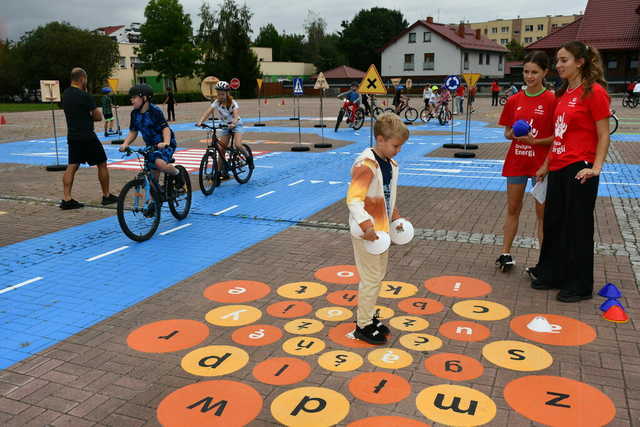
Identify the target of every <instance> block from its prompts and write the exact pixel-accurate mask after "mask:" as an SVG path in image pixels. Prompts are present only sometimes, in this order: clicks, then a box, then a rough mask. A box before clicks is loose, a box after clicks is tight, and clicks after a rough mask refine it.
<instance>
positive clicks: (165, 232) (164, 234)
mask: <svg viewBox="0 0 640 427" xmlns="http://www.w3.org/2000/svg"><path fill="white" fill-rule="evenodd" d="M191 225H192V224H191V223H188V224H183V225H180V226H178V227H176V228H172V229H171V230H167V231H163V232H162V233H160V235H161V236H166V235H167V234H170V233H173V232H174V231H178V230H182V229H183V228H187V227H190V226H191Z"/></svg>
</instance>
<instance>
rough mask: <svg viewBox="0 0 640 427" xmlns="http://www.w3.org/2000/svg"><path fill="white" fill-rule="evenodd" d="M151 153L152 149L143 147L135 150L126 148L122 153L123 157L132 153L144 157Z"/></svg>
mask: <svg viewBox="0 0 640 427" xmlns="http://www.w3.org/2000/svg"><path fill="white" fill-rule="evenodd" d="M152 151H154V148H153V147H143V148H135V149H133V148H131V147H127V149H126V150H125V151H124V156H130V155H132V154H133V153H138V154H142V155H143V156H144V155H146V154H149V153H150V152H152Z"/></svg>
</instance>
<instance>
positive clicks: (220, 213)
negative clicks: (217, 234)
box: [213, 205, 238, 216]
mask: <svg viewBox="0 0 640 427" xmlns="http://www.w3.org/2000/svg"><path fill="white" fill-rule="evenodd" d="M237 207H238V205H233V206H229V207H228V208H226V209H222V210H221V211H218V212H216V213H214V214H213V215H216V216H217V215H222V214H223V213H225V212H229V211H230V210H231V209H235V208H237Z"/></svg>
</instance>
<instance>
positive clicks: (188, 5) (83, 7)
mask: <svg viewBox="0 0 640 427" xmlns="http://www.w3.org/2000/svg"><path fill="white" fill-rule="evenodd" d="M0 2H1V3H2V6H0V38H9V39H11V40H17V39H19V38H20V36H21V35H22V34H24V32H25V31H29V30H32V29H34V28H36V27H37V26H39V25H42V24H46V23H47V22H50V21H56V20H65V21H68V22H70V23H71V24H72V25H75V26H77V27H80V28H86V29H94V28H97V27H104V26H108V25H123V24H129V23H131V22H144V7H145V5H146V3H147V2H146V1H144V0H109V1H97V0H58V1H51V0H0ZM202 2H203V0H182V1H181V3H182V5H183V7H184V9H185V12H187V13H189V14H190V15H191V19H192V21H193V24H194V31H195V30H197V28H198V25H199V23H200V19H199V18H198V10H199V8H200V5H201V4H202ZM209 3H210V4H211V5H212V7H213V8H214V9H215V7H216V5H217V4H219V2H218V1H209ZM239 3H243V2H242V0H239ZM245 3H246V4H247V5H248V6H249V8H250V9H251V10H252V11H253V19H252V22H251V26H252V28H253V29H254V31H255V32H254V34H253V37H255V36H256V35H257V31H258V29H259V28H260V27H261V26H262V25H265V24H267V23H270V22H271V23H273V24H274V25H275V26H276V28H278V29H279V30H281V31H286V32H288V33H295V32H297V33H301V32H303V23H304V20H305V18H306V16H307V13H308V11H309V10H312V11H313V12H315V13H317V14H319V15H320V16H322V17H323V18H324V19H325V20H326V22H327V26H328V30H329V31H335V30H338V29H339V28H340V23H341V22H342V21H343V20H345V19H346V20H351V19H352V18H353V17H354V15H355V14H356V13H357V12H358V11H359V10H360V9H368V8H371V7H375V6H379V7H387V8H390V9H395V8H397V7H398V6H397V5H398V4H401V5H402V6H401V7H400V11H401V12H402V13H403V14H404V16H405V19H406V20H407V21H409V23H410V24H411V23H413V22H415V21H416V20H418V19H425V18H426V17H427V16H433V17H434V18H435V20H436V21H437V22H443V23H452V22H459V21H460V20H469V21H471V22H473V21H485V20H489V19H495V18H505V19H506V18H515V17H517V16H518V15H520V16H521V17H533V16H545V15H568V14H574V13H581V12H582V11H583V10H584V8H585V6H586V4H587V0H564V1H558V0H536V1H531V0H509V1H505V0H483V1H477V0H457V1H455V0H454V1H451V0H431V1H426V0H402V1H391V0H351V1H345V0H307V1H304V2H303V1H301V2H299V3H295V4H292V3H291V2H290V1H285V0H246V2H245ZM425 4H427V5H426V6H425Z"/></svg>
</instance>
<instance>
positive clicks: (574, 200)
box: [528, 41, 611, 302]
mask: <svg viewBox="0 0 640 427" xmlns="http://www.w3.org/2000/svg"><path fill="white" fill-rule="evenodd" d="M556 68H557V70H558V74H559V75H560V78H562V79H563V83H562V86H561V87H560V89H559V90H558V91H557V92H556V95H557V96H558V104H557V105H556V111H555V114H554V119H555V120H554V121H555V138H554V140H553V144H552V145H551V150H550V151H549V155H548V156H547V159H546V160H545V162H544V164H543V165H542V167H541V168H540V170H539V171H538V172H537V173H536V176H537V177H539V178H540V179H541V178H542V177H544V176H545V175H547V173H548V177H547V179H548V181H549V182H548V184H547V185H548V187H547V198H546V203H545V209H544V218H545V219H544V236H545V237H544V240H543V241H542V247H541V248H540V258H539V260H538V265H536V266H535V267H533V268H530V269H528V272H529V275H530V276H531V279H532V282H531V287H532V288H534V289H560V292H559V293H558V295H557V299H558V301H562V302H578V301H581V300H585V299H589V298H591V297H592V295H593V229H594V220H593V210H594V208H595V204H596V197H597V196H598V183H599V176H600V171H601V170H602V164H603V163H604V160H605V158H606V156H607V151H608V149H609V115H610V114H611V113H610V102H609V101H610V100H609V95H608V94H607V90H606V89H605V87H606V85H607V83H606V82H605V81H604V73H603V70H602V60H601V58H600V54H599V53H598V51H597V50H596V49H594V48H592V47H589V46H587V45H585V44H584V43H582V42H578V41H574V42H569V43H566V44H565V45H564V46H562V47H561V48H560V50H559V51H558V53H557V63H556Z"/></svg>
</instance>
